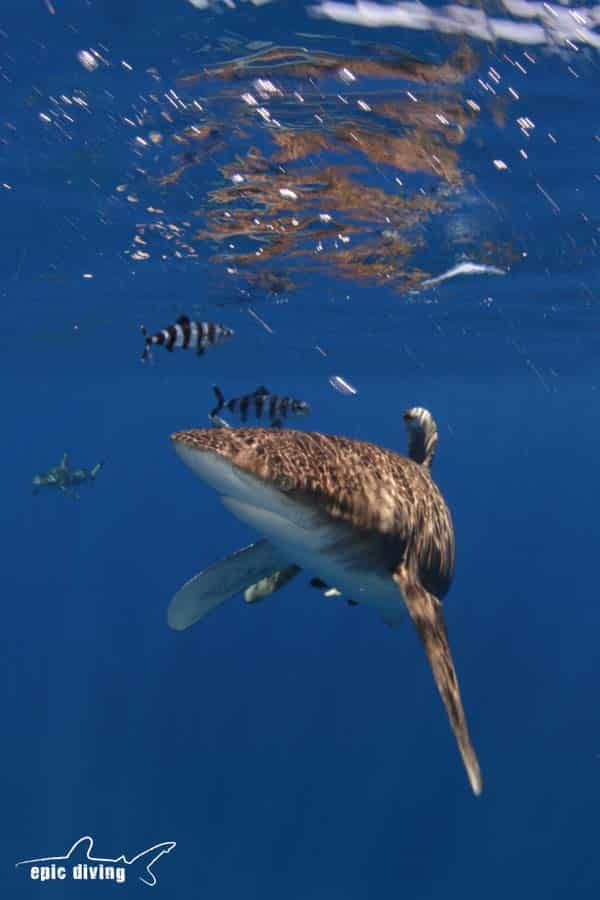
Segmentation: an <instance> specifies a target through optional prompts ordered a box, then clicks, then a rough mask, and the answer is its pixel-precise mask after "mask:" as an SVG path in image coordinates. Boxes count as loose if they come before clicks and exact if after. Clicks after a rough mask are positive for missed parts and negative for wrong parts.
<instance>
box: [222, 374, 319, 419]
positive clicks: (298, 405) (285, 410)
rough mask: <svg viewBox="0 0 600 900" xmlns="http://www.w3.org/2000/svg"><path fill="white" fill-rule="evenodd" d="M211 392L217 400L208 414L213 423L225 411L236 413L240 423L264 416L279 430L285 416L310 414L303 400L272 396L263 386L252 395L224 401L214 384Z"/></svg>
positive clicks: (308, 407)
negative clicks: (249, 417)
mask: <svg viewBox="0 0 600 900" xmlns="http://www.w3.org/2000/svg"><path fill="white" fill-rule="evenodd" d="M213 391H214V392H215V396H216V398H217V405H216V406H215V408H214V409H213V411H212V412H211V414H210V418H211V419H212V420H213V421H218V420H219V413H220V412H221V410H222V409H227V410H229V412H232V413H238V414H239V417H240V419H241V420H242V422H246V421H247V419H248V415H249V414H253V415H255V416H256V418H257V419H260V418H262V416H263V414H264V415H265V418H268V419H270V420H271V425H272V426H273V428H281V427H282V425H283V419H285V418H286V417H287V416H306V415H308V413H309V412H310V406H309V404H308V403H306V401H305V400H295V399H294V398H293V397H279V396H278V395H277V394H272V393H271V392H270V391H269V389H268V388H266V387H264V385H261V386H260V387H258V388H256V390H255V391H254V393H252V394H245V395H244V396H243V397H233V398H232V399H231V400H226V399H225V397H224V396H223V391H222V390H221V388H219V387H217V385H216V384H213Z"/></svg>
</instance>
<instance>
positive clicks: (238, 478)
mask: <svg viewBox="0 0 600 900" xmlns="http://www.w3.org/2000/svg"><path fill="white" fill-rule="evenodd" d="M404 422H405V425H406V428H407V432H408V457H405V456H401V455H400V454H399V453H395V452H394V451H392V450H386V449H384V448H382V447H378V446H376V445H375V444H369V443H366V442H364V441H358V440H351V439H349V438H344V437H334V436H332V435H325V434H317V433H314V432H301V431H291V430H285V431H276V430H273V429H267V428H237V429H227V428H211V429H197V430H191V431H180V432H177V433H176V434H174V435H173V436H172V440H173V444H174V447H175V450H176V451H177V453H178V455H179V456H180V457H181V459H182V460H183V461H184V462H185V463H186V464H187V465H188V466H189V467H190V468H191V469H192V471H193V472H195V473H196V475H198V476H199V477H200V478H201V479H202V480H203V481H205V482H206V483H207V484H208V485H210V486H211V487H212V488H214V489H215V490H216V491H217V493H218V494H219V496H220V499H221V502H222V503H223V504H224V506H225V507H227V509H229V510H230V511H231V512H232V513H234V515H236V516H237V517H238V518H239V519H241V521H243V522H245V523H247V524H249V525H251V526H252V527H254V528H255V529H256V530H257V531H258V532H259V533H261V534H262V535H264V538H265V539H264V540H262V541H258V542H257V543H256V544H252V545H251V546H250V547H246V548H244V549H243V550H240V551H238V552H237V553H235V554H233V556H231V557H229V558H228V559H226V560H222V561H221V562H218V563H216V564H215V565H213V566H211V567H210V568H209V569H207V570H206V571H204V572H201V573H200V574H199V575H196V576H195V577H194V578H192V579H191V580H190V581H188V582H187V584H185V585H184V586H183V587H182V588H181V590H180V591H179V592H178V593H177V594H176V595H175V597H174V598H173V600H172V601H171V605H170V607H169V612H168V621H169V624H170V625H171V627H172V628H175V629H177V630H181V629H184V628H187V627H189V625H191V624H193V622H196V621H198V620H199V619H200V618H202V617H203V616H204V615H206V613H208V612H209V611H210V610H211V609H214V608H215V607H216V606H218V605H219V604H220V603H222V602H223V601H224V600H225V599H227V598H228V597H230V596H232V595H233V594H236V593H238V592H240V591H244V590H246V599H248V600H252V599H256V596H258V597H260V596H264V595H266V594H268V593H271V592H272V591H273V590H277V588H278V587H280V586H281V583H285V581H288V580H289V579H290V578H292V577H294V575H295V574H297V572H298V571H299V570H300V569H305V570H306V571H307V572H309V573H310V574H311V575H313V576H316V577H317V579H318V581H319V582H322V583H324V584H325V585H332V586H335V588H336V589H337V590H338V591H341V592H342V593H343V594H344V595H345V596H346V597H348V598H352V600H353V601H355V602H359V603H365V604H367V605H370V606H374V607H375V608H376V609H377V610H378V611H379V613H380V615H381V617H382V619H383V620H384V622H386V623H388V624H390V625H396V624H398V623H399V622H400V621H401V620H402V619H403V618H404V615H403V614H404V611H405V610H407V611H408V614H409V616H410V618H411V620H412V622H413V624H414V626H415V628H416V630H417V632H418V634H419V637H420V639H421V641H422V644H423V647H424V649H425V653H426V654H427V658H428V660H429V663H430V665H431V669H432V671H433V677H434V679H435V682H436V685H437V687H438V690H439V692H440V695H441V698H442V700H443V702H444V705H445V707H446V711H447V714H448V718H449V720H450V725H451V727H452V730H453V732H454V735H455V738H456V741H457V744H458V748H459V751H460V753H461V756H462V759H463V763H464V765H465V768H466V771H467V775H468V778H469V781H470V783H471V787H472V789H473V791H474V793H475V794H480V793H481V789H482V781H481V774H480V771H479V764H478V762H477V757H476V754H475V751H474V749H473V746H472V744H471V740H470V738H469V733H468V728H467V722H466V718H465V714H464V711H463V706H462V701H461V697H460V691H459V686H458V680H457V677H456V672H455V669H454V664H453V661H452V654H451V651H450V645H449V643H448V636H447V632H446V625H445V622H444V616H443V612H442V604H441V598H442V597H443V596H444V595H445V594H446V592H447V591H448V589H449V587H450V583H451V580H452V574H453V569H454V529H453V526H452V519H451V517H450V512H449V510H448V508H447V506H446V504H445V502H444V500H443V498H442V495H441V494H440V492H439V490H438V488H437V487H436V485H435V484H434V482H433V480H432V478H431V473H430V468H431V463H432V460H433V456H434V453H435V448H436V445H437V439H438V436H437V428H436V425H435V422H434V420H433V418H432V416H431V414H430V413H429V412H428V411H427V410H425V409H422V408H421V407H415V408H414V409H410V410H408V411H407V412H406V413H405V414H404ZM253 592H256V596H254V595H253Z"/></svg>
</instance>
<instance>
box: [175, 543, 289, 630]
mask: <svg viewBox="0 0 600 900" xmlns="http://www.w3.org/2000/svg"><path fill="white" fill-rule="evenodd" d="M289 564H290V561H289V559H286V558H285V557H284V556H282V555H281V553H280V552H279V550H276V549H275V547H273V545H272V544H270V543H269V541H265V540H263V541H258V542H257V543H256V544H250V546H249V547H244V549H243V550H238V551H237V552H236V553H233V554H232V555H231V556H228V557H227V558H226V559H222V560H220V561H219V562H217V563H214V564H213V565H212V566H209V568H208V569H205V570H204V571H203V572H200V573H199V574H198V575H194V577H193V578H191V579H190V580H189V581H188V582H186V584H184V585H183V587H182V588H180V590H179V591H178V592H177V593H176V594H175V596H174V597H173V599H172V600H171V603H170V604H169V609H168V612H167V621H168V623H169V625H170V626H171V628H174V629H175V630H176V631H183V630H184V629H185V628H189V627H190V625H193V624H194V622H198V621H199V620H200V619H203V618H204V616H206V615H208V613H209V612H211V610H213V609H216V608H217V606H220V605H221V603H223V602H224V601H225V600H227V599H229V597H233V596H234V595H235V594H239V593H241V592H242V591H245V590H246V588H248V587H250V586H251V585H254V584H256V583H257V582H259V581H260V580H261V579H262V578H266V577H267V576H270V575H273V573H275V572H278V571H279V570H281V569H285V568H287V567H288V566H289Z"/></svg>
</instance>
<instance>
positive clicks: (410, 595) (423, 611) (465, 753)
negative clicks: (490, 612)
mask: <svg viewBox="0 0 600 900" xmlns="http://www.w3.org/2000/svg"><path fill="white" fill-rule="evenodd" d="M394 581H395V582H396V584H397V585H398V587H399V589H400V592H401V593H402V596H403V598H404V603H405V605H406V608H407V610H408V612H409V615H410V617H411V619H412V621H413V625H414V626H415V628H416V629H417V632H418V634H419V637H420V638H421V642H422V644H423V647H424V648H425V653H426V654H427V659H428V660H429V664H430V666H431V669H432V671H433V677H434V679H435V683H436V685H437V689H438V691H439V692H440V696H441V698H442V701H443V703H444V706H445V707H446V711H447V713H448V718H449V720H450V726H451V728H452V731H453V732H454V736H455V738H456V742H457V744H458V749H459V751H460V755H461V756H462V760H463V763H464V766H465V769H466V770H467V775H468V778H469V782H470V784H471V788H472V789H473V793H474V794H476V795H479V794H481V791H482V781H481V772H480V770H479V763H478V761H477V755H476V753H475V750H474V749H473V745H472V744H471V739H470V737H469V730H468V728H467V719H466V716H465V712H464V710H463V705H462V700H461V698H460V689H459V686H458V678H457V677H456V671H455V669H454V663H453V661H452V652H451V650H450V644H449V643H448V634H447V632H446V624H445V622H444V615H443V613H442V604H441V603H440V601H439V600H438V599H437V597H434V596H433V594H430V593H428V592H427V591H426V590H425V588H424V587H422V586H421V585H420V584H419V583H418V582H417V581H416V580H415V579H414V578H413V577H412V576H411V575H410V573H409V572H408V571H407V570H406V569H405V568H404V567H403V566H401V567H400V568H399V569H398V570H397V571H396V573H395V574H394Z"/></svg>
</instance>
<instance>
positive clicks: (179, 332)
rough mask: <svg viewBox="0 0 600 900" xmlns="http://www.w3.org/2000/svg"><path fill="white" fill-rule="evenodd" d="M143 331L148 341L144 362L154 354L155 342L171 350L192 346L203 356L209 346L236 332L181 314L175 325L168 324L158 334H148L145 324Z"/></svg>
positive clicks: (185, 348)
mask: <svg viewBox="0 0 600 900" xmlns="http://www.w3.org/2000/svg"><path fill="white" fill-rule="evenodd" d="M141 331H142V334H143V335H144V340H145V342H146V346H145V347H144V352H143V353H142V360H143V361H144V362H145V361H146V360H147V359H149V358H150V357H151V356H152V345H153V344H157V345H159V346H161V347H166V348H167V350H169V351H171V350H173V348H174V347H183V349H184V350H187V349H188V348H189V347H192V348H193V349H194V350H195V351H196V353H197V354H198V356H202V354H203V353H204V351H205V350H206V348H207V347H210V346H212V345H213V344H219V343H220V342H221V341H223V340H225V338H228V337H231V336H232V335H233V333H234V332H233V331H232V329H231V328H226V327H225V325H217V324H216V323H215V322H192V320H191V319H188V317H187V316H179V318H178V319H177V321H176V323H175V324H174V325H168V326H167V328H162V329H161V330H160V331H157V332H156V334H148V332H147V331H146V329H145V327H144V326H143V325H142V326H141Z"/></svg>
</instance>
